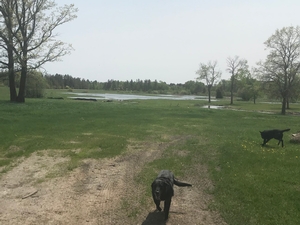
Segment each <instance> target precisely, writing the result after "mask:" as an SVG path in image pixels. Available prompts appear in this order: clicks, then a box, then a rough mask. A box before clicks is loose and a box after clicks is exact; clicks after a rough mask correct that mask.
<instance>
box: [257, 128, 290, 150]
mask: <svg viewBox="0 0 300 225" xmlns="http://www.w3.org/2000/svg"><path fill="white" fill-rule="evenodd" d="M289 130H290V129H285V130H278V129H274V130H264V131H259V132H260V135H261V138H262V139H264V142H263V143H262V146H264V145H265V144H266V143H267V142H268V141H270V140H271V139H272V138H274V139H276V140H278V141H279V142H278V145H279V144H280V142H281V146H282V147H283V140H282V137H283V132H285V131H289Z"/></svg>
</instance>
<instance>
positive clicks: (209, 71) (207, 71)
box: [196, 61, 222, 103]
mask: <svg viewBox="0 0 300 225" xmlns="http://www.w3.org/2000/svg"><path fill="white" fill-rule="evenodd" d="M217 64H218V63H217V61H214V62H211V61H209V62H208V63H207V64H204V63H200V68H199V70H197V71H196V74H198V75H199V77H198V78H197V79H198V80H205V81H206V85H207V90H208V102H209V103H210V102H211V88H212V86H213V85H214V83H215V82H216V81H217V80H218V79H220V78H221V75H222V72H221V71H218V70H217V69H216V67H217Z"/></svg>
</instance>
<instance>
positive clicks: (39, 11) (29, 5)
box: [0, 0, 77, 102]
mask: <svg viewBox="0 0 300 225" xmlns="http://www.w3.org/2000/svg"><path fill="white" fill-rule="evenodd" d="M8 2H9V4H7V3H8ZM0 3H1V4H2V10H0V13H1V14H2V17H3V18H5V17H6V15H5V12H8V11H9V12H10V13H11V21H12V23H11V24H9V23H4V24H2V26H3V27H4V28H5V31H6V33H4V32H3V33H2V34H1V36H0V38H1V39H2V41H3V42H4V43H5V45H6V47H7V41H6V39H8V37H9V36H10V35H11V37H12V43H13V46H12V49H13V56H14V57H13V59H14V63H15V67H16V69H17V70H20V71H21V78H20V85H19V93H18V96H17V98H16V101H17V102H25V84H26V77H27V72H28V71H29V70H33V69H37V68H40V67H41V66H42V65H43V64H45V63H47V62H53V61H57V60H59V59H60V58H61V57H62V56H64V55H66V54H69V53H70V52H71V50H72V46H71V45H68V44H66V43H63V42H61V41H58V40H56V37H57V34H55V33H54V30H55V29H56V28H57V27H58V26H60V25H62V24H65V23H67V22H69V21H71V20H73V19H74V18H76V12H77V9H76V8H75V7H74V5H73V4H71V5H65V6H63V7H57V5H56V3H55V2H54V1H51V0H0ZM4 21H5V19H4ZM9 46H10V45H9ZM4 47H5V46H4ZM8 61H9V60H8ZM8 69H9V70H10V69H11V66H8ZM13 70H15V69H14V68H13Z"/></svg>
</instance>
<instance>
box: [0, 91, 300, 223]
mask: <svg viewBox="0 0 300 225" xmlns="http://www.w3.org/2000/svg"><path fill="white" fill-rule="evenodd" d="M0 89H1V90H0V94H1V96H0V124H1V125H0V126H1V130H0V143H1V145H0V168H1V173H2V174H3V173H6V172H8V171H9V170H10V169H11V166H12V165H13V162H15V160H16V159H18V158H19V157H23V156H25V157H26V156H29V155H30V154H31V153H33V152H35V151H41V150H49V149H54V150H61V152H62V154H64V155H68V156H70V157H71V158H72V162H73V163H72V164H70V166H69V170H72V169H73V168H75V167H76V166H78V165H79V163H80V161H81V160H82V159H84V158H96V159H97V158H104V157H113V156H116V155H119V154H121V153H123V152H125V151H126V149H127V148H126V147H127V146H128V144H129V142H130V141H132V140H135V141H141V142H142V141H144V140H147V141H149V140H151V141H154V142H168V141H170V138H168V137H180V136H181V137H186V138H185V141H184V143H180V144H179V145H178V146H174V145H173V146H171V147H170V148H169V149H168V150H167V151H169V152H171V151H172V149H175V148H176V149H182V150H184V151H187V152H189V154H187V156H186V157H181V158H180V159H181V160H184V161H183V162H182V163H180V164H179V163H177V160H178V159H177V158H176V155H172V154H166V155H163V156H162V157H163V158H161V159H160V160H157V161H155V162H152V163H151V164H149V165H145V170H150V169H151V168H155V167H161V166H162V165H167V166H168V169H169V168H170V169H171V170H175V171H176V173H179V174H180V173H183V171H184V170H185V169H186V168H185V167H189V168H196V167H197V166H198V165H199V164H204V165H206V166H207V167H208V169H209V174H210V178H211V180H212V182H213V184H214V189H212V190H207V191H208V192H209V193H210V194H213V195H214V197H215V201H214V202H212V203H211V205H210V208H211V209H212V210H218V211H219V212H220V213H221V215H222V217H223V218H224V220H225V221H226V222H227V223H228V224H230V225H241V224H263V225H268V224H269V225H274V224H278V225H283V224H300V146H299V145H298V144H293V143H290V142H289V140H290V138H291V134H292V133H296V132H297V131H300V127H299V121H300V117H299V116H298V115H297V113H298V112H299V111H300V107H299V105H298V104H291V110H289V111H288V112H289V113H290V112H293V115H290V114H289V115H286V116H282V115H280V108H281V105H280V104H272V105H271V104H267V103H257V104H255V105H254V104H253V103H252V102H247V103H245V102H235V104H234V105H233V108H235V109H237V110H230V109H222V110H216V109H206V108H203V107H202V106H203V105H206V102H205V101H202V100H195V101H175V100H143V101H140V100H132V101H113V102H105V101H97V102H92V101H76V100H71V99H67V98H64V99H26V103H25V104H15V103H10V102H9V101H8V99H9V96H8V90H7V88H3V87H2V88H0ZM55 95H56V96H57V95H59V92H55ZM62 96H64V97H65V95H62ZM216 104H222V105H224V104H225V105H226V106H228V102H227V101H226V100H222V101H221V102H216ZM243 109H245V110H243ZM257 111H273V112H275V113H274V114H267V113H260V112H257ZM272 128H279V129H284V128H290V129H291V131H289V132H286V133H285V134H284V142H285V146H284V147H283V148H282V147H281V146H278V145H277V141H276V140H271V141H270V142H269V143H268V144H267V146H265V147H262V146H261V143H262V139H261V137H260V134H259V131H261V130H264V129H272ZM74 149H81V151H80V153H78V154H75V153H74V151H71V150H74ZM195 159H197V160H195ZM149 168H150V169H149ZM145 176H153V174H151V173H145ZM150 179H152V177H151V178H150ZM144 180H146V179H137V182H141V183H142V184H143V182H144ZM144 185H145V186H146V185H149V184H146V183H145V184H144Z"/></svg>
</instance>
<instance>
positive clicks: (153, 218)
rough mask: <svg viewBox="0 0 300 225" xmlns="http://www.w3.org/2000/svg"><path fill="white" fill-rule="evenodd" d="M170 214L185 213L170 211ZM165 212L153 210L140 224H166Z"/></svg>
mask: <svg viewBox="0 0 300 225" xmlns="http://www.w3.org/2000/svg"><path fill="white" fill-rule="evenodd" d="M170 214H185V213H182V212H176V211H170ZM166 224H167V220H165V214H164V212H163V211H161V212H159V211H157V210H155V211H154V212H151V213H149V214H148V216H147V218H146V220H145V221H144V222H143V223H142V224H141V225H166Z"/></svg>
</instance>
